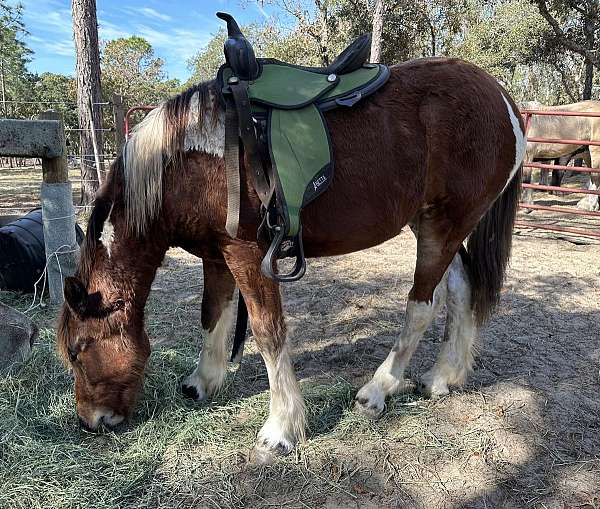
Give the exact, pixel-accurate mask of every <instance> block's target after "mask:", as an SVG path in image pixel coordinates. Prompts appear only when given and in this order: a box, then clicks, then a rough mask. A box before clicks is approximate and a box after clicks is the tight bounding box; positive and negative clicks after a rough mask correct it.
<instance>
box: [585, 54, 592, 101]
mask: <svg viewBox="0 0 600 509" xmlns="http://www.w3.org/2000/svg"><path fill="white" fill-rule="evenodd" d="M593 85H594V64H590V63H589V62H588V63H586V64H585V81H584V85H583V100H584V101H589V100H590V99H591V98H592V87H593Z"/></svg>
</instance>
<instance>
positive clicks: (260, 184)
mask: <svg viewBox="0 0 600 509" xmlns="http://www.w3.org/2000/svg"><path fill="white" fill-rule="evenodd" d="M228 89H229V91H230V92H231V94H225V104H226V113H225V175H226V179H227V221H226V223H225V229H226V230H227V233H228V234H229V235H230V236H231V237H233V238H235V237H237V234H238V228H239V222H240V153H239V141H240V138H241V140H242V143H243V145H244V154H245V156H246V160H247V161H248V164H249V166H250V167H249V170H250V175H251V180H252V184H253V187H254V189H255V190H256V193H257V194H258V197H259V198H260V201H261V203H262V204H263V206H264V207H265V209H266V208H268V206H269V202H270V201H271V197H272V195H273V189H272V187H271V185H270V184H269V181H268V179H267V176H266V174H265V171H264V168H263V163H262V160H261V157H260V153H259V150H258V142H257V140H256V130H255V128H254V121H253V118H252V110H251V106H250V98H249V97H248V82H247V81H242V80H239V79H238V78H236V77H234V76H232V77H230V78H229V80H228Z"/></svg>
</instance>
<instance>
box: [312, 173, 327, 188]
mask: <svg viewBox="0 0 600 509" xmlns="http://www.w3.org/2000/svg"><path fill="white" fill-rule="evenodd" d="M325 182H327V177H326V176H325V175H321V176H320V177H319V178H318V179H317V180H313V187H314V188H315V189H314V190H315V191H316V190H317V189H318V188H319V187H321V186H322V185H323V184H324V183H325Z"/></svg>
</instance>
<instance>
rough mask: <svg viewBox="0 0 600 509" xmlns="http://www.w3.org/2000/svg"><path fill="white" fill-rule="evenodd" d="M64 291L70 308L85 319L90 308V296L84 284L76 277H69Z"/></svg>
mask: <svg viewBox="0 0 600 509" xmlns="http://www.w3.org/2000/svg"><path fill="white" fill-rule="evenodd" d="M64 290H65V300H66V301H67V304H68V305H69V307H70V308H71V309H72V310H73V311H74V312H75V313H76V314H77V315H79V316H80V317H82V318H83V317H84V316H85V315H86V313H87V311H88V308H89V296H88V292H87V290H86V289H85V286H84V285H83V283H82V282H81V281H79V279H77V278H76V277H68V278H66V279H65V288H64Z"/></svg>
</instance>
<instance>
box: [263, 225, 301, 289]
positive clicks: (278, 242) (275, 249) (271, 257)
mask: <svg viewBox="0 0 600 509" xmlns="http://www.w3.org/2000/svg"><path fill="white" fill-rule="evenodd" d="M273 231H275V232H276V234H275V238H274V239H273V241H272V242H271V245H270V246H269V249H268V251H267V254H266V255H265V257H264V258H263V261H262V263H261V264H260V268H261V270H262V273H263V274H264V275H265V276H267V277H268V278H271V279H273V280H275V281H277V282H279V283H289V282H292V281H298V280H299V279H300V278H301V277H302V276H304V273H305V272H306V258H305V257H304V246H303V245H302V227H300V230H299V231H298V235H296V237H294V248H295V251H296V262H295V263H294V268H293V269H292V270H291V271H290V272H288V273H287V274H277V273H276V272H275V271H274V270H273V267H274V266H275V264H276V263H277V260H278V258H279V253H280V250H281V246H282V244H283V243H284V241H285V228H284V227H283V226H281V225H277V226H274V227H273Z"/></svg>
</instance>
